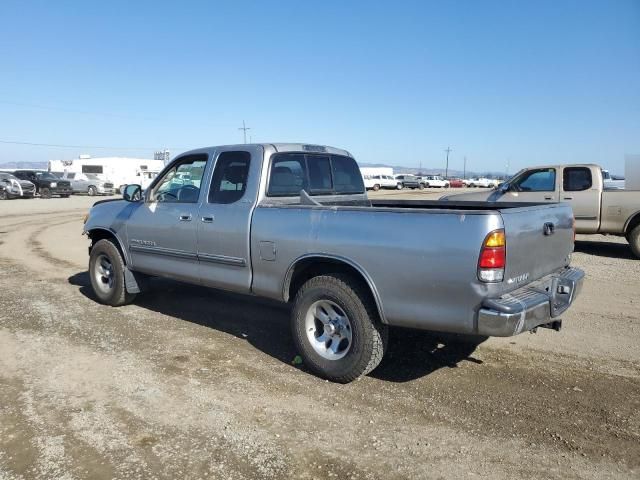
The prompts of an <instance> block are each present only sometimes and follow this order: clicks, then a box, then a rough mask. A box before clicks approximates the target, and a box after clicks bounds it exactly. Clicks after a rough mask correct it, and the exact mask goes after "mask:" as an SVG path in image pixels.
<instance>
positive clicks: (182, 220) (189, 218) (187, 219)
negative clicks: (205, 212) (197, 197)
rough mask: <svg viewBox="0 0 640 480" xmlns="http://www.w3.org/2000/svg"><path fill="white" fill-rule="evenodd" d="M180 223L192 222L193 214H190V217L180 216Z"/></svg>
mask: <svg viewBox="0 0 640 480" xmlns="http://www.w3.org/2000/svg"><path fill="white" fill-rule="evenodd" d="M180 221H181V222H190V221H191V214H189V215H180Z"/></svg>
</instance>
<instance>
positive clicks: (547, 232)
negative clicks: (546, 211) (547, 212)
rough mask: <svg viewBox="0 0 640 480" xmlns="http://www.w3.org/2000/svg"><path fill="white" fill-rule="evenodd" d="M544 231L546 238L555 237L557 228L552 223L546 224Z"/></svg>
mask: <svg viewBox="0 0 640 480" xmlns="http://www.w3.org/2000/svg"><path fill="white" fill-rule="evenodd" d="M543 231H544V234H545V235H546V236H549V235H553V234H554V233H555V231H556V226H555V225H554V224H553V223H551V222H547V223H545V224H544V227H543Z"/></svg>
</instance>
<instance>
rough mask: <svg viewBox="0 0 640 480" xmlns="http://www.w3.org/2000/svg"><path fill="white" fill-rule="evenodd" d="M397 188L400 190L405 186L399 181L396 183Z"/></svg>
mask: <svg viewBox="0 0 640 480" xmlns="http://www.w3.org/2000/svg"><path fill="white" fill-rule="evenodd" d="M396 188H397V189H398V190H402V189H403V188H404V185H403V184H401V183H399V184H398V185H396Z"/></svg>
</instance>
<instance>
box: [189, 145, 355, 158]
mask: <svg viewBox="0 0 640 480" xmlns="http://www.w3.org/2000/svg"><path fill="white" fill-rule="evenodd" d="M249 146H261V147H273V148H274V149H275V151H276V152H306V153H331V154H333V155H345V156H347V157H353V155H351V153H349V152H348V151H347V150H343V149H341V148H335V147H330V146H328V145H316V144H312V143H240V144H236V145H218V146H212V147H204V148H197V149H194V150H190V151H188V152H184V153H181V154H180V155H184V154H187V153H189V154H191V153H197V152H204V151H211V150H215V149H216V148H225V149H229V148H238V149H239V150H240V149H242V148H246V147H249Z"/></svg>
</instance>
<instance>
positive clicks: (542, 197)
mask: <svg viewBox="0 0 640 480" xmlns="http://www.w3.org/2000/svg"><path fill="white" fill-rule="evenodd" d="M557 177H558V175H557V170H556V169H555V168H553V167H545V168H536V169H531V170H526V171H524V172H522V173H521V174H520V175H518V177H516V178H514V179H513V180H512V181H510V182H509V190H508V191H507V192H506V198H502V199H500V201H512V202H532V203H545V202H548V203H554V202H558V201H559V198H560V192H559V188H558V178H557Z"/></svg>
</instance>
